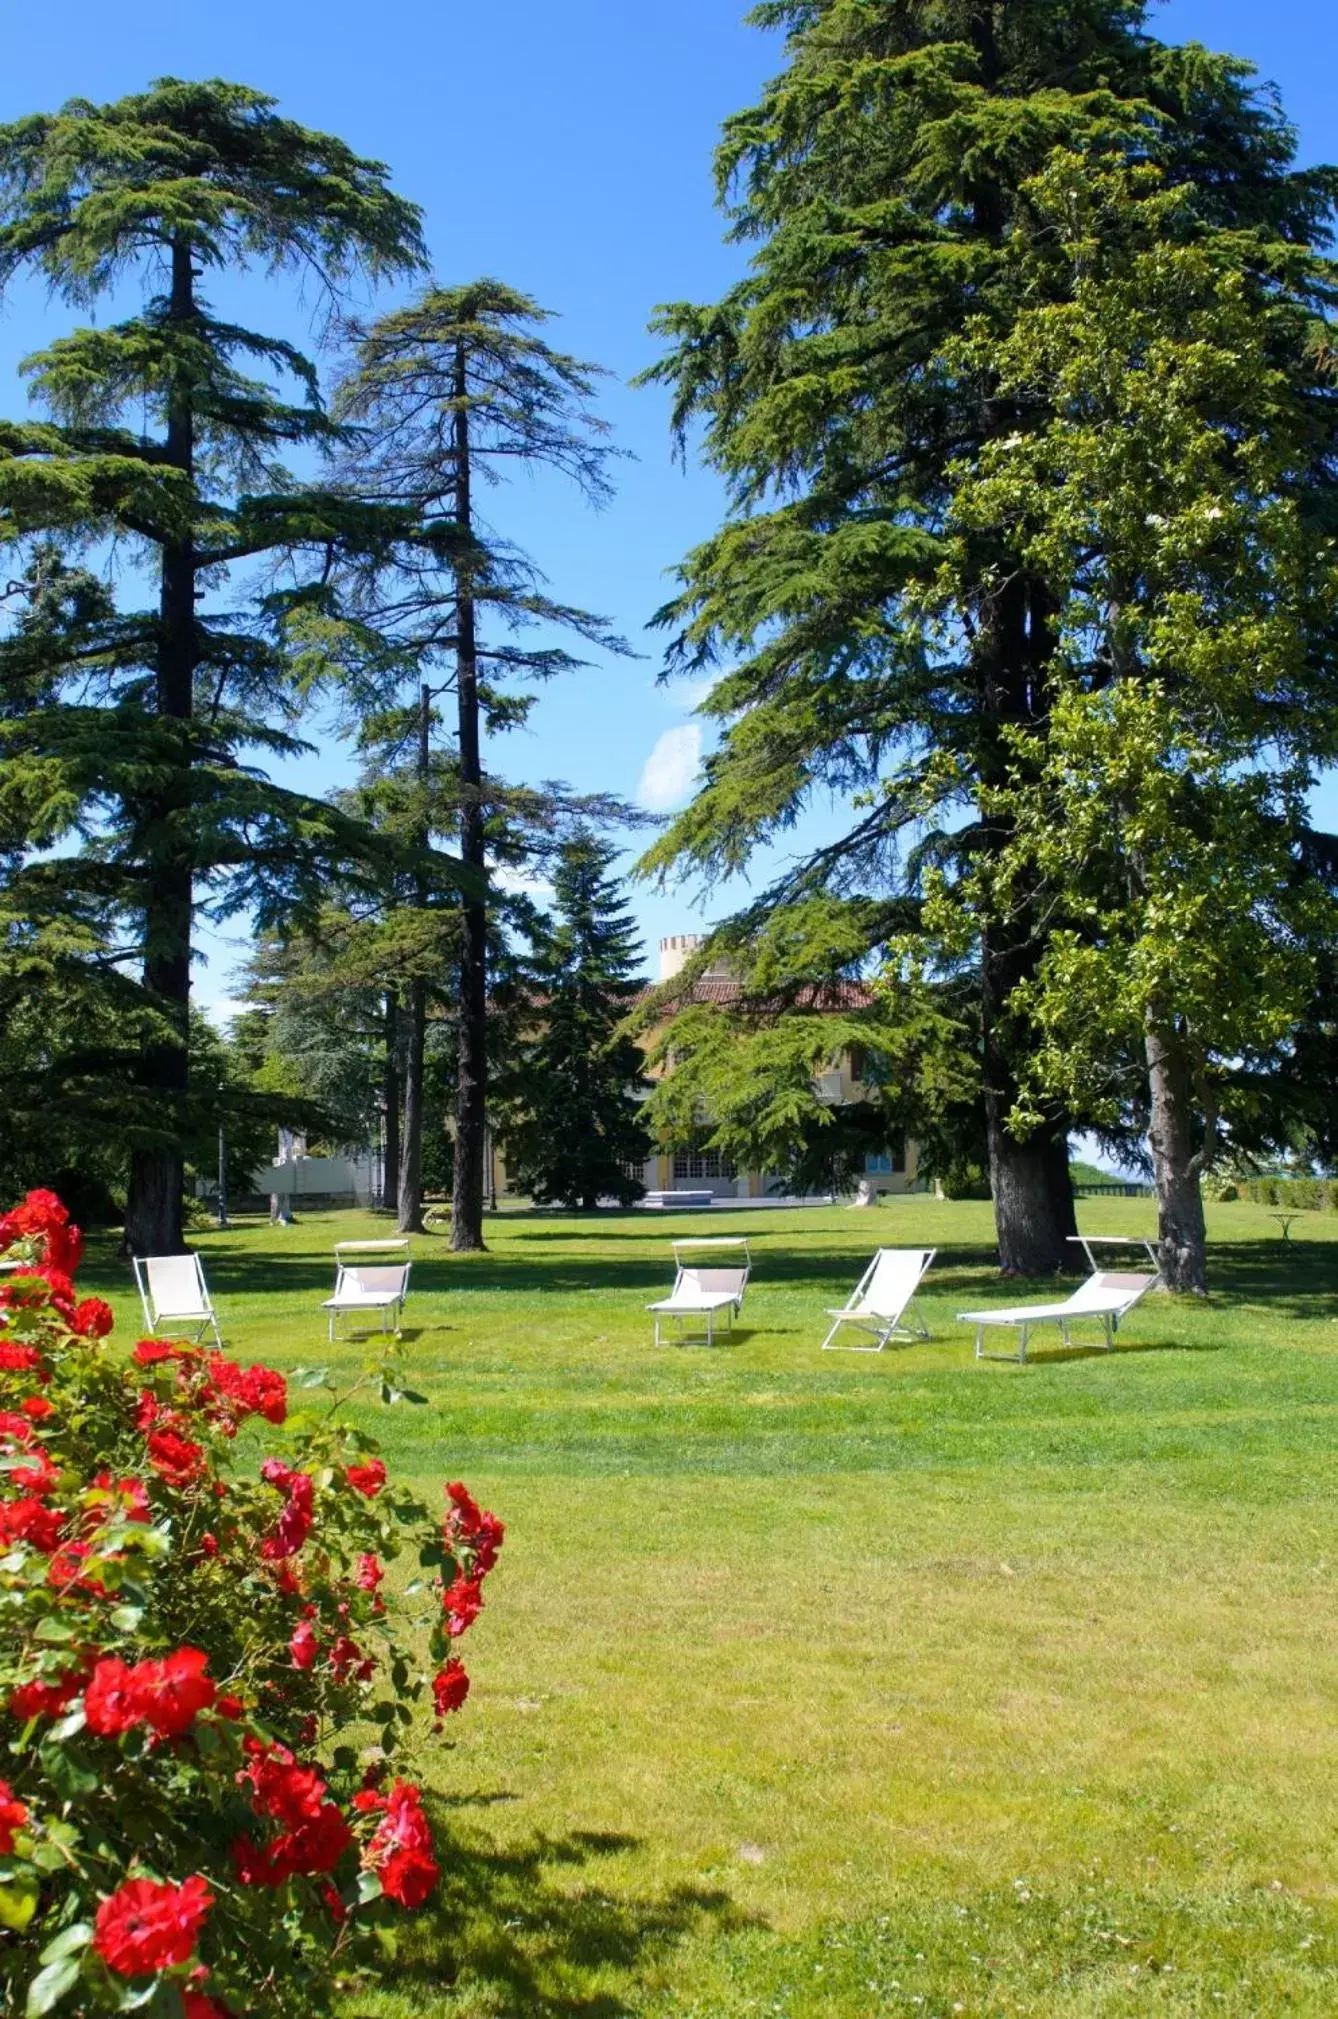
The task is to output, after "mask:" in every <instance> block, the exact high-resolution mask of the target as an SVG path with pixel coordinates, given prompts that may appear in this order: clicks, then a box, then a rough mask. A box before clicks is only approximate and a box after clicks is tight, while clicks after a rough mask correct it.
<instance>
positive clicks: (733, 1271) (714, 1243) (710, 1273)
mask: <svg viewBox="0 0 1338 2019" xmlns="http://www.w3.org/2000/svg"><path fill="white" fill-rule="evenodd" d="M673 1246H674V1268H675V1271H676V1273H675V1276H674V1287H673V1289H672V1290H671V1291H670V1293H669V1295H668V1296H667V1297H662V1298H661V1299H660V1300H659V1302H658V1303H657V1304H647V1306H646V1309H647V1310H648V1311H653V1312H654V1314H655V1344H656V1345H657V1346H658V1345H659V1344H660V1343H661V1342H660V1320H661V1319H662V1318H667V1319H669V1320H671V1321H672V1322H673V1323H674V1324H676V1325H677V1326H678V1331H679V1338H680V1340H682V1339H683V1338H685V1337H686V1333H685V1331H684V1327H685V1326H686V1325H687V1324H688V1323H689V1322H690V1321H691V1320H692V1319H694V1318H704V1319H705V1320H706V1343H707V1345H708V1346H711V1345H713V1344H714V1343H715V1321H716V1319H717V1318H719V1317H721V1316H723V1317H724V1319H725V1324H726V1327H727V1328H728V1327H729V1325H730V1324H731V1322H732V1320H733V1319H734V1318H735V1317H736V1316H737V1314H738V1313H739V1312H740V1311H741V1310H742V1309H743V1293H744V1291H745V1290H746V1289H747V1288H748V1278H749V1275H750V1274H751V1272H752V1266H753V1258H752V1255H751V1253H750V1252H749V1248H748V1243H747V1240H746V1239H744V1238H743V1236H741V1235H740V1236H737V1237H736V1236H735V1235H732V1234H716V1235H711V1236H708V1237H706V1238H704V1239H703V1240H700V1241H675V1242H674V1244H673ZM698 1249H715V1250H716V1251H719V1250H721V1249H730V1250H732V1251H733V1252H734V1254H735V1255H736V1256H737V1254H738V1251H739V1250H740V1249H742V1251H743V1261H742V1264H740V1263H739V1262H737V1261H734V1262H732V1263H729V1264H726V1265H725V1266H724V1267H721V1268H714V1267H712V1266H711V1263H710V1262H705V1263H702V1262H685V1261H684V1259H683V1257H684V1254H685V1253H691V1252H692V1251H693V1250H698Z"/></svg>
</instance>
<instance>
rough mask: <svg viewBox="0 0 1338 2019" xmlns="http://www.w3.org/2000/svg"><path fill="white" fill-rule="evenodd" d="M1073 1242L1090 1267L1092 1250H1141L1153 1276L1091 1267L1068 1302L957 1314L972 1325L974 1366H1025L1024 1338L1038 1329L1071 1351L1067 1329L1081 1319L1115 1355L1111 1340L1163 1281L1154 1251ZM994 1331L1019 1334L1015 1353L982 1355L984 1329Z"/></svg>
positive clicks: (1100, 1239) (1091, 1238) (1145, 1245)
mask: <svg viewBox="0 0 1338 2019" xmlns="http://www.w3.org/2000/svg"><path fill="white" fill-rule="evenodd" d="M1069 1238H1070V1240H1072V1239H1074V1238H1075V1237H1074V1236H1073V1235H1070V1236H1069ZM1076 1238H1077V1241H1078V1244H1079V1246H1080V1247H1081V1248H1082V1249H1083V1252H1084V1253H1085V1254H1086V1256H1087V1259H1088V1261H1089V1262H1092V1263H1094V1257H1093V1255H1092V1248H1093V1247H1095V1246H1102V1247H1141V1248H1142V1249H1143V1250H1144V1251H1145V1253H1146V1254H1147V1256H1148V1259H1149V1261H1150V1262H1151V1263H1152V1273H1151V1275H1142V1274H1134V1273H1132V1272H1130V1271H1125V1270H1117V1269H1098V1268H1096V1267H1095V1266H1093V1268H1092V1273H1091V1275H1090V1276H1089V1277H1088V1278H1087V1281H1086V1282H1085V1283H1083V1284H1082V1285H1081V1286H1080V1287H1079V1288H1078V1289H1076V1290H1075V1291H1074V1292H1073V1295H1072V1296H1071V1297H1066V1298H1065V1299H1064V1301H1063V1303H1062V1304H1011V1305H1008V1304H1005V1305H1000V1306H998V1307H997V1308H996V1309H994V1310H992V1311H959V1312H958V1313H957V1317H958V1320H959V1321H960V1322H961V1323H962V1324H965V1325H974V1326H975V1328H976V1358H977V1360H1017V1361H1025V1360H1026V1357H1027V1338H1028V1335H1029V1334H1030V1332H1031V1330H1032V1327H1033V1326H1036V1325H1058V1327H1059V1336H1060V1338H1061V1339H1062V1340H1063V1342H1064V1344H1065V1345H1066V1346H1070V1345H1072V1343H1073V1342H1072V1339H1071V1338H1070V1336H1069V1327H1070V1326H1071V1325H1073V1324H1075V1323H1077V1321H1078V1320H1079V1319H1088V1318H1097V1319H1100V1321H1101V1324H1102V1326H1103V1327H1104V1330H1105V1339H1106V1351H1107V1352H1108V1353H1109V1352H1111V1351H1112V1350H1113V1348H1114V1345H1115V1334H1116V1333H1117V1332H1118V1331H1119V1329H1120V1325H1121V1323H1122V1321H1123V1320H1124V1319H1125V1318H1127V1317H1128V1315H1129V1313H1130V1312H1131V1311H1132V1310H1133V1308H1134V1306H1135V1304H1138V1303H1141V1301H1142V1299H1143V1298H1144V1297H1146V1296H1147V1294H1148V1291H1149V1290H1152V1289H1154V1288H1155V1287H1156V1285H1157V1284H1158V1283H1160V1281H1161V1272H1160V1269H1159V1268H1158V1264H1157V1256H1156V1251H1155V1249H1154V1248H1153V1246H1152V1244H1151V1242H1150V1241H1129V1240H1125V1239H1123V1238H1122V1237H1116V1236H1110V1237H1109V1238H1108V1237H1106V1236H1103V1235H1100V1234H1080V1235H1078V1236H1077V1237H1076ZM998 1325H1004V1326H1009V1327H1011V1328H1012V1329H1013V1330H1015V1331H1016V1332H1017V1333H1018V1335H1019V1337H1018V1350H1017V1352H1016V1353H987V1352H986V1351H985V1344H984V1335H985V1332H986V1329H987V1328H988V1327H990V1326H998Z"/></svg>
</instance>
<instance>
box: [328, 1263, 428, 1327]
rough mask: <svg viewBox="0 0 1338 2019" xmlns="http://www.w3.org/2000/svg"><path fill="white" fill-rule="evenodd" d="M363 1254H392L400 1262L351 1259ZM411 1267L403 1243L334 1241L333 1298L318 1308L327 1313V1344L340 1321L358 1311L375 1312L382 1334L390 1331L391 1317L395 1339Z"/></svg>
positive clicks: (364, 1312)
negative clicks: (328, 1338) (328, 1322)
mask: <svg viewBox="0 0 1338 2019" xmlns="http://www.w3.org/2000/svg"><path fill="white" fill-rule="evenodd" d="M364 1255H368V1256H370V1255H378V1256H389V1255H396V1256H398V1257H399V1258H400V1259H399V1260H398V1261H395V1262H387V1261H381V1262H364V1261H362V1260H359V1259H355V1258H358V1257H361V1256H364ZM412 1266H413V1265H412V1263H411V1262H410V1260H409V1243H408V1242H407V1241H336V1242H335V1286H334V1295H333V1297H327V1298H326V1299H325V1302H324V1303H323V1304H322V1305H321V1309H322V1311H328V1312H329V1314H330V1341H331V1344H333V1343H334V1339H335V1336H336V1329H337V1327H338V1323H339V1320H340V1318H341V1317H344V1316H354V1317H356V1316H357V1314H358V1313H359V1312H361V1313H363V1314H364V1315H368V1314H370V1313H372V1312H378V1313H379V1314H380V1318H381V1330H382V1331H383V1332H386V1331H389V1330H391V1329H392V1328H391V1322H390V1321H391V1319H392V1317H393V1319H394V1327H393V1329H394V1332H395V1336H396V1338H398V1337H399V1330H400V1322H401V1320H402V1319H403V1317H404V1300H405V1298H406V1297H407V1296H408V1294H409V1271H410V1269H411V1267H412Z"/></svg>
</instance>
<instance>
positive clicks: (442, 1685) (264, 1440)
mask: <svg viewBox="0 0 1338 2019" xmlns="http://www.w3.org/2000/svg"><path fill="white" fill-rule="evenodd" d="M81 1246H82V1244H81V1241H80V1238H79V1233H78V1230H77V1228H74V1227H72V1226H71V1225H70V1223H69V1218H68V1215H67V1214H66V1212H65V1209H64V1207H63V1206H62V1205H61V1202H60V1201H59V1199H57V1198H56V1197H55V1195H54V1194H52V1193H50V1192H31V1193H29V1195H28V1197H27V1199H25V1200H24V1202H23V1204H22V1205H20V1206H19V1207H17V1208H15V1209H14V1211H12V1212H10V1213H8V1214H5V1215H3V1216H0V1255H6V1254H7V1256H8V1259H10V1260H17V1261H18V1263H19V1265H20V1266H19V1267H18V1268H17V1269H13V1270H11V1271H8V1272H6V1273H5V1274H4V1275H3V1276H0V1734H3V1739H4V1749H3V1751H0V1767H3V1769H4V1778H0V2010H3V2011H4V2012H5V2013H6V2014H8V2013H13V2014H14V2015H15V2019H18V2015H20V2014H23V2015H25V2019H41V2015H42V2014H44V2013H46V2012H49V2011H59V2010H64V2011H66V2012H68V2013H69V2014H70V2015H71V2019H73V2015H75V2014H79V2015H83V2014H100V2013H111V2012H126V2011H132V2010H133V2011H142V2012H146V2013H148V2014H150V2015H151V2019H229V2015H232V2019H243V2015H247V2014H251V2013H257V2012H264V2013H266V2014H274V2015H276V2019H282V2015H293V2019H298V2015H301V2019H312V2015H315V2014H318V2013H320V2012H322V2011H325V2010H326V2009H328V2007H329V2004H330V2001H331V1999H332V1998H333V1996H334V1994H335V1992H336V1991H337V1990H339V1989H340V1988H341V1987H346V1986H347V1985H348V1984H350V1983H352V1982H356V1979H357V1977H358V1974H359V1972H360V1971H361V1970H363V1969H365V1968H366V1967H367V1964H368V1959H369V1958H371V1957H374V1956H381V1955H384V1953H385V1951H386V1949H387V1948H393V1946H394V1942H395V1926H396V1923H397V1921H399V1920H401V1919H402V1917H403V1916H404V1915H405V1914H409V1913H412V1912H414V1911H415V1910H416V1909H418V1908H420V1907H422V1906H423V1904H424V1902H426V1901H427V1900H429V1899H430V1897H431V1895H432V1892H433V1889H434V1887H435V1886H436V1883H437V1880H438V1877H439V1863H438V1857H437V1852H436V1848H435V1846H434V1843H433V1837H432V1829H431V1825H430V1823H429V1820H428V1817H427V1815H426V1813H425V1810H424V1806H423V1801H422V1796H421V1793H420V1790H419V1788H418V1786H417V1785H416V1783H415V1781H414V1780H413V1779H412V1778H410V1775H409V1769H410V1767H411V1764H412V1753H413V1747H414V1745H415V1743H422V1742H423V1741H424V1739H425V1738H426V1735H427V1732H428V1730H429V1729H431V1730H434V1731H435V1732H438V1733H440V1732H441V1731H442V1729H443V1727H444V1721H445V1719H446V1718H447V1717H449V1716H452V1715H454V1714H456V1713H458V1712H459V1711H460V1709H461V1708H462V1706H463V1705H464V1702H465V1699H466V1697H467V1696H468V1693H469V1677H468V1674H467V1672H466V1670H465V1667H464V1665H463V1663H462V1662H461V1660H460V1657H459V1653H458V1644H459V1640H460V1636H461V1635H462V1634H463V1633H464V1632H465V1631H466V1630H467V1629H468V1627H469V1626H470V1625H471V1623H472V1622H473V1620H474V1619H475V1618H477V1616H478V1613H479V1610H480V1608H481V1606H482V1604H483V1584H484V1580H485V1579H486V1577H487V1575H488V1573H489V1571H490V1570H491V1569H492V1567H493V1565H494V1563H495V1562H496V1560H497V1553H498V1550H499V1549H500V1547H501V1544H502V1535H503V1531H502V1524H501V1523H500V1522H499V1521H498V1520H497V1519H496V1517H495V1516H494V1515H492V1514H489V1513H486V1512H485V1511H484V1510H483V1509H481V1508H480V1507H479V1506H478V1504H477V1503H476V1502H475V1500H474V1499H473V1498H472V1496H471V1495H470V1494H469V1492H468V1491H467V1489H466V1488H465V1487H464V1486H463V1485H461V1484H460V1483H459V1482H458V1481H457V1482H453V1483H452V1484H450V1485H449V1486H448V1487H447V1488H446V1505H445V1512H444V1515H438V1516H436V1517H434V1516H433V1515H432V1512H431V1510H430V1509H428V1508H427V1507H426V1506H424V1505H423V1504H422V1502H420V1501H418V1500H416V1499H414V1498H413V1497H412V1496H411V1495H409V1494H407V1493H405V1492H403V1491H402V1490H400V1489H397V1488H396V1487H395V1486H394V1484H393V1482H392V1481H391V1480H390V1479H389V1478H388V1476H387V1473H386V1468H385V1465H384V1464H383V1463H382V1461H381V1459H380V1458H379V1457H377V1455H376V1453H375V1450H374V1449H373V1447H372V1445H371V1444H370V1442H369V1440H368V1439H367V1438H366V1437H365V1436H363V1435H362V1434H361V1433H360V1432H358V1431H355V1430H352V1429H350V1428H348V1427H346V1426H345V1425H344V1424H343V1423H342V1422H341V1421H340V1418H339V1407H338V1402H336V1404H335V1405H334V1406H333V1407H327V1408H326V1410H325V1413H324V1416H323V1418H322V1419H314V1418H312V1419H308V1418H307V1417H306V1416H305V1414H304V1413H302V1412H298V1413H296V1414H294V1415H290V1413H289V1397H288V1386H287V1383H286V1381H285V1379H284V1377H283V1376H282V1375H281V1374H278V1373H276V1372H275V1371H274V1370H273V1369H272V1368H268V1367H262V1366H250V1367H244V1366H242V1365H241V1364H240V1363H238V1362H237V1361H235V1360H232V1359H230V1358H229V1357H228V1356H227V1355H226V1354H223V1353H219V1352H216V1351H212V1350H206V1349H204V1348H201V1347H195V1346H186V1345H180V1344H176V1343H173V1342H171V1341H164V1340H159V1339H142V1340H140V1341H139V1342H138V1343H137V1344H136V1345H135V1346H134V1347H133V1348H132V1350H131V1351H130V1352H129V1353H128V1354H127V1353H125V1352H123V1351H121V1350H119V1349H118V1348H116V1347H114V1346H112V1345H110V1344H109V1343H108V1337H109V1334H110V1332H111V1312H110V1311H109V1309H108V1307H107V1306H106V1305H105V1304H104V1303H102V1301H101V1300H100V1299H98V1298H93V1297H90V1298H85V1299H83V1300H80V1299H79V1297H78V1295H77V1293H76V1292H75V1289H74V1282H73V1278H74V1274H75V1271H76V1270H77V1269H78V1266H79V1261H80V1255H81ZM377 1372H378V1377H379V1379H380V1381H381V1385H382V1390H383V1393H385V1394H387V1395H391V1396H393V1395H394V1394H395V1393H396V1392H397V1391H396V1390H395V1389H394V1388H393V1387H392V1386H391V1383H390V1380H389V1378H388V1373H387V1370H384V1369H381V1370H377ZM306 1379H307V1383H308V1385H311V1384H312V1382H313V1380H314V1377H306ZM345 1399H346V1398H345ZM243 1432H244V1433H245V1434H244V1435H243V1436H241V1437H240V1441H239V1433H243ZM257 1453H259V1454H261V1455H259V1456H257V1455H256V1454H257ZM406 1548H408V1549H411V1550H413V1551H414V1552H415V1553H416V1558H417V1562H418V1565H419V1566H420V1568H421V1569H422V1570H423V1571H424V1572H425V1575H423V1576H420V1577H416V1578H414V1579H411V1580H410V1581H409V1583H408V1584H407V1586H405V1587H404V1588H403V1590H402V1591H401V1592H400V1594H399V1595H398V1596H397V1595H395V1593H396V1583H395V1581H394V1580H391V1581H387V1579H386V1565H387V1564H388V1563H390V1562H392V1561H393V1560H394V1559H395V1558H396V1557H399V1556H401V1555H402V1554H404V1552H405V1550H406ZM425 1629H426V1631H425ZM424 1645H426V1648H427V1651H428V1655H429V1656H430V1659H429V1660H427V1661H426V1662H424V1660H423V1659H422V1657H421V1655H420V1654H419V1652H418V1650H420V1649H422V1648H423V1647H424ZM434 1670H435V1673H434V1672H433V1671H434ZM355 1734H356V1736H357V1739H358V1740H359V1741H360V1743H355V1737H354V1735H355Z"/></svg>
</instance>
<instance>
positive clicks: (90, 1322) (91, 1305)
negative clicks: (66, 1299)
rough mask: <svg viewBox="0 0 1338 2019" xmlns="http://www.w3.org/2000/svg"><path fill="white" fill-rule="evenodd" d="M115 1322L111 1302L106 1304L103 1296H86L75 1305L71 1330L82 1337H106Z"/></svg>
mask: <svg viewBox="0 0 1338 2019" xmlns="http://www.w3.org/2000/svg"><path fill="white" fill-rule="evenodd" d="M115 1323H116V1319H115V1317H114V1316H113V1314H112V1307H111V1305H110V1304H104V1302H103V1301H102V1299H101V1297H85V1299H84V1301H83V1303H82V1304H76V1306H75V1309H74V1316H73V1318H71V1320H70V1330H71V1331H72V1332H77V1333H78V1334H79V1336H80V1338H81V1339H105V1338H106V1336H107V1334H108V1333H109V1332H110V1331H111V1329H112V1326H113V1325H114V1324H115Z"/></svg>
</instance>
